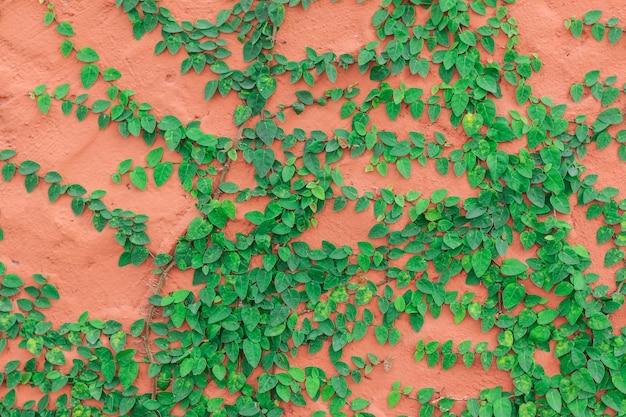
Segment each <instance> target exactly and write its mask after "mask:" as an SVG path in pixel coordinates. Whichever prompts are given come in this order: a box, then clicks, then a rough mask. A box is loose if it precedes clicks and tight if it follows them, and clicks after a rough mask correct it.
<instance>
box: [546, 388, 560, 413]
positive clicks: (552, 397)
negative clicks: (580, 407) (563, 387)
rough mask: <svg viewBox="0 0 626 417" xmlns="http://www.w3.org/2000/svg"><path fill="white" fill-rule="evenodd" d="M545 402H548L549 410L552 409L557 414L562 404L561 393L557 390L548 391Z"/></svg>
mask: <svg viewBox="0 0 626 417" xmlns="http://www.w3.org/2000/svg"><path fill="white" fill-rule="evenodd" d="M546 401H547V402H548V405H549V406H550V408H552V409H553V410H554V411H556V412H557V413H560V412H561V407H562V405H563V404H562V402H561V393H560V392H559V391H558V390H556V389H554V388H551V389H549V390H548V392H547V393H546Z"/></svg>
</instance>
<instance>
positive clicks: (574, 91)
mask: <svg viewBox="0 0 626 417" xmlns="http://www.w3.org/2000/svg"><path fill="white" fill-rule="evenodd" d="M584 91H585V90H584V87H583V85H582V84H580V83H576V84H572V86H571V87H570V90H569V93H570V95H571V96H572V100H574V102H576V103H578V102H579V101H580V99H581V98H582V96H583V92H584Z"/></svg>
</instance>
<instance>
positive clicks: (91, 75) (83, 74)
mask: <svg viewBox="0 0 626 417" xmlns="http://www.w3.org/2000/svg"><path fill="white" fill-rule="evenodd" d="M99 74H100V70H99V69H98V66H97V65H95V64H86V65H84V66H83V68H82V69H81V70H80V82H81V83H82V84H83V87H84V88H89V87H91V86H92V85H94V84H95V82H96V81H97V80H98V75H99Z"/></svg>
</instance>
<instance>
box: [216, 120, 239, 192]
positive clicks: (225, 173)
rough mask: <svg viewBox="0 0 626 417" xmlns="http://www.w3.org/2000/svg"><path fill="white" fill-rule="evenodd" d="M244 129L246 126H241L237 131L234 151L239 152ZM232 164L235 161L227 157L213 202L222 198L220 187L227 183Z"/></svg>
mask: <svg viewBox="0 0 626 417" xmlns="http://www.w3.org/2000/svg"><path fill="white" fill-rule="evenodd" d="M243 129H244V126H243V125H241V127H240V128H239V130H238V131H237V140H236V141H235V143H234V144H233V149H235V150H237V147H238V146H239V141H241V137H242V136H241V135H243ZM232 162H233V160H232V159H230V158H229V157H228V155H227V156H226V162H224V166H223V167H222V174H221V175H220V179H219V181H218V182H217V186H216V188H215V196H214V197H213V200H219V199H220V197H221V196H222V190H221V189H220V186H221V185H222V184H224V181H226V175H227V174H228V171H230V165H231V163H232Z"/></svg>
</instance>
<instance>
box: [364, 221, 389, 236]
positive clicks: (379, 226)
mask: <svg viewBox="0 0 626 417" xmlns="http://www.w3.org/2000/svg"><path fill="white" fill-rule="evenodd" d="M387 233H389V226H387V225H386V224H384V223H376V224H375V225H374V226H372V228H371V229H370V231H369V233H368V235H367V237H369V238H370V239H379V238H381V237H384V236H386V235H387Z"/></svg>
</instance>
